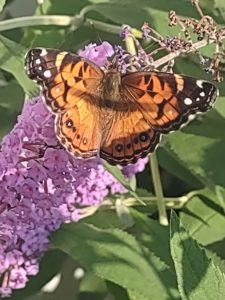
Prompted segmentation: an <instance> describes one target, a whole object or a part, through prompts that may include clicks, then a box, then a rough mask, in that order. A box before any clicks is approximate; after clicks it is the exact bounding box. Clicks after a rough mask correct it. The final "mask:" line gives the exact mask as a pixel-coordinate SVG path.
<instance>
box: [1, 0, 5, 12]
mask: <svg viewBox="0 0 225 300" xmlns="http://www.w3.org/2000/svg"><path fill="white" fill-rule="evenodd" d="M5 2H6V0H0V12H1V11H2V10H3V8H4V5H5Z"/></svg>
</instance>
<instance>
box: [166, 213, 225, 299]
mask: <svg viewBox="0 0 225 300" xmlns="http://www.w3.org/2000/svg"><path fill="white" fill-rule="evenodd" d="M170 230H171V240H170V247H171V254H172V257H173V261H174V265H175V269H176V274H177V281H178V288H179V292H180V295H181V297H182V299H184V300H205V299H208V300H214V299H218V300H222V299H224V295H225V294H224V291H225V275H224V274H223V273H222V272H221V270H220V269H219V268H218V267H216V266H215V265H214V263H213V262H212V261H211V260H210V259H209V258H208V257H207V255H206V253H205V251H204V250H203V249H201V248H200V247H199V245H198V244H197V242H196V241H195V240H193V239H192V238H190V237H189V235H188V234H187V232H186V231H185V229H184V227H182V226H181V224H180V222H179V219H178V217H177V216H176V214H175V213H174V212H172V214H171V224H170Z"/></svg>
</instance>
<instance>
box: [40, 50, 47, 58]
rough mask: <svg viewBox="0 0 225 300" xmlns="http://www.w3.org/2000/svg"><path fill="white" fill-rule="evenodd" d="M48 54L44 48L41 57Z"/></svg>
mask: <svg viewBox="0 0 225 300" xmlns="http://www.w3.org/2000/svg"><path fill="white" fill-rule="evenodd" d="M47 54H48V51H47V50H46V49H45V48H43V49H42V50H41V53H40V56H45V55H47Z"/></svg>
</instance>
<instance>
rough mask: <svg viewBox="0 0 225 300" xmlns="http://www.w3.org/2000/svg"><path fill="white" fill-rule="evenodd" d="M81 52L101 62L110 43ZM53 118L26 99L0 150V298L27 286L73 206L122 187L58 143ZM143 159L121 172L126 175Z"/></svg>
mask: <svg viewBox="0 0 225 300" xmlns="http://www.w3.org/2000/svg"><path fill="white" fill-rule="evenodd" d="M80 54H81V55H83V56H85V57H87V58H89V59H91V60H94V61H95V63H98V64H99V65H103V64H105V63H106V61H107V57H108V56H111V55H112V54H114V50H113V48H112V46H111V45H110V44H109V43H107V42H103V44H102V45H100V46H96V45H93V44H91V45H89V46H87V47H86V48H85V50H84V51H82V52H81V53H80ZM54 118H55V116H54V115H52V114H51V113H50V112H49V111H48V109H47V107H46V105H45V104H44V103H43V101H42V97H36V98H33V99H32V101H25V104H24V107H23V111H22V113H21V115H20V116H19V117H18V120H17V123H16V125H15V127H14V128H13V130H12V131H11V132H10V133H9V134H8V135H6V136H5V137H4V138H3V140H2V144H1V148H0V149H1V150H0V297H9V296H10V295H11V293H12V290H13V289H21V288H24V287H25V286H26V283H27V282H28V280H29V276H35V275H36V274H37V273H38V270H39V262H40V259H41V257H42V256H43V254H44V252H45V251H46V250H47V249H48V246H49V235H50V234H51V232H54V231H55V230H57V229H58V228H59V227H60V225H61V224H62V223H64V222H68V221H69V222H71V221H78V220H79V219H80V218H83V217H84V215H83V212H82V210H81V208H77V207H78V206H79V207H81V206H99V205H101V203H102V202H103V200H104V198H105V197H106V196H108V195H109V194H113V193H124V192H126V190H125V188H124V187H123V186H122V185H121V184H120V183H119V182H118V181H117V180H116V179H115V178H114V177H113V176H112V175H111V174H109V173H108V172H107V171H106V170H105V169H104V167H103V166H102V163H101V160H100V159H99V158H94V159H89V160H85V159H75V158H74V157H72V156H71V155H70V154H69V153H67V152H66V150H64V149H63V148H62V147H61V146H60V145H59V143H58V140H57V138H56V136H55V130H54ZM146 161H147V159H146V160H140V161H139V162H138V163H137V164H136V165H134V166H133V167H126V168H125V169H124V173H125V174H126V175H127V176H128V177H130V176H132V175H134V174H135V173H136V172H138V171H141V170H142V169H143V168H144V164H145V163H146Z"/></svg>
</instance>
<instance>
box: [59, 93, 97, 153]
mask: <svg viewBox="0 0 225 300" xmlns="http://www.w3.org/2000/svg"><path fill="white" fill-rule="evenodd" d="M98 120H99V115H98V112H97V111H96V108H95V107H94V106H93V105H91V104H90V103H89V102H87V101H85V100H84V99H80V100H79V101H77V105H76V106H74V107H73V108H70V109H68V110H66V111H65V112H63V113H61V114H59V115H57V116H56V135H57V137H58V139H59V141H60V142H61V143H62V145H63V146H64V147H65V148H66V149H67V150H68V151H69V152H70V153H72V154H73V155H75V156H78V157H84V158H88V157H93V156H96V155H97V152H98V150H99V148H100V142H101V137H102V134H101V128H99V122H98Z"/></svg>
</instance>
